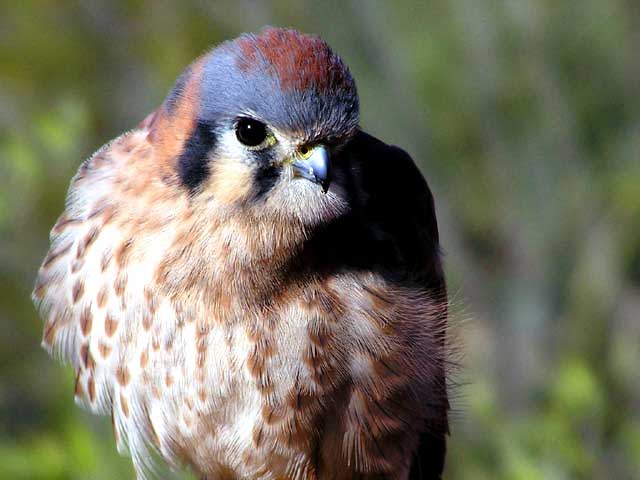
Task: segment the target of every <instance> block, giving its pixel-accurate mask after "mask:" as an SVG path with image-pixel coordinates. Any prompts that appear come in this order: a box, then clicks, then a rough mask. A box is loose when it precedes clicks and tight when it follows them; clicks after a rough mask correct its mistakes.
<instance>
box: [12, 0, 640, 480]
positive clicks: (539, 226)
mask: <svg viewBox="0 0 640 480" xmlns="http://www.w3.org/2000/svg"><path fill="white" fill-rule="evenodd" d="M265 24H275V25H292V26H296V27H298V28H300V29H302V30H306V31H311V32H316V33H319V34H321V35H323V36H324V37H325V38H326V39H327V40H328V41H329V42H330V43H331V44H332V45H334V46H335V48H336V49H337V50H338V51H339V52H340V53H341V54H342V55H343V56H344V57H345V59H346V61H347V63H348V64H349V65H350V66H351V69H352V71H353V73H354V76H355V77H356V79H357V81H358V85H359V89H360V95H361V103H362V122H361V123H362V125H363V127H364V128H365V129H367V130H368V131H370V132H371V133H373V134H375V135H377V136H379V137H381V138H382V139H384V140H386V141H388V142H390V143H395V144H398V145H402V146H403V147H405V148H406V149H407V150H408V151H409V152H410V153H411V154H412V155H413V157H414V158H415V159H416V160H417V162H418V163H419V165H420V167H421V168H422V170H423V172H424V173H425V175H426V177H427V179H428V180H429V182H430V184H431V186H432V188H433V190H434V193H435V196H436V202H437V206H438V214H439V220H440V227H441V234H442V242H443V246H444V248H445V250H446V253H447V256H446V262H447V273H448V277H449V280H450V290H451V292H452V296H453V298H454V301H453V311H454V312H456V311H458V312H462V311H464V312H465V313H464V315H463V314H462V313H460V314H458V315H457V316H458V317H465V318H467V320H466V321H465V322H461V321H459V320H457V319H456V318H455V317H456V315H454V321H453V323H454V328H453V329H454V331H455V334H456V338H457V339H458V340H457V341H458V342H459V344H460V349H461V351H462V353H463V357H464V359H463V361H462V367H461V369H460V370H459V371H458V372H457V374H456V378H455V380H456V382H455V383H457V384H460V386H458V387H455V388H454V389H453V390H454V395H453V396H454V400H453V407H454V412H453V414H452V439H451V443H450V449H449V451H450V455H449V459H448V466H447V478H450V479H456V478H460V479H467V478H472V479H523V480H529V479H532V480H533V479H568V478H572V479H573V478H576V479H591V478H603V479H604V478H640V473H639V472H640V412H639V411H638V405H640V376H639V375H638V373H637V372H638V365H640V348H639V345H640V322H639V316H640V315H639V312H640V96H638V94H637V90H638V85H640V61H639V60H638V59H639V58H640V57H638V52H637V39H638V38H639V35H640V8H639V7H638V5H637V2H632V1H629V0H610V1H606V2H605V1H601V0H585V1H581V2H566V1H565V2H563V1H560V2H557V1H550V0H540V1H537V0H518V1H504V2H501V1H496V0H434V1H430V2H419V1H410V0H401V1H398V2H394V3H393V4H392V3H384V2H364V1H358V0H352V1H348V2H342V1H341V2H338V1H337V0H332V1H328V2H311V1H309V0H306V1H301V2H299V1H296V2H294V1H286V0H282V1H274V2H269V3H267V2H231V1H225V2H201V1H198V0H188V1H185V2H181V3H180V5H179V6H178V4H177V3H171V2H166V1H157V2H155V1H154V2H151V1H143V0H131V1H118V2H108V1H95V2H66V3H60V2H35V1H24V2H4V3H3V4H2V6H0V39H1V40H2V45H3V46H2V47H0V104H2V108H1V109H0V285H1V286H2V290H0V319H1V325H2V327H3V328H2V334H1V335H0V418H2V421H1V422H0V478H16V479H22V478H24V479H32V478H42V479H76V478H77V479H81V478H92V479H93V478H95V479H112V478H133V473H132V469H131V467H130V462H129V460H128V459H126V458H122V457H119V456H118V455H117V453H116V452H115V446H114V442H113V439H112V435H111V432H110V426H109V422H108V420H106V419H104V418H96V417H92V416H90V415H88V414H87V413H84V412H82V411H81V410H79V409H78V408H76V407H75V406H74V404H73V401H72V395H71V392H72V379H71V378H70V372H69V371H68V369H65V368H63V367H60V366H59V365H56V364H54V363H52V362H51V361H50V360H49V359H48V358H47V356H46V354H45V353H44V351H42V350H41V349H40V347H39V341H40V334H41V322H40V320H39V319H38V318H37V316H36V314H35V311H34V309H33V307H32V305H31V302H30V300H29V293H30V291H31V287H32V283H33V280H34V278H35V272H36V270H37V268H38V265H39V262H40V261H41V259H42V257H43V255H44V253H45V252H46V249H47V235H48V230H49V228H50V227H51V226H52V225H53V223H54V221H55V219H56V217H57V215H58V214H59V213H60V212H61V211H62V208H63V202H64V194H65V191H66V188H67V185H68V182H69V180H70V178H71V176H72V175H73V174H74V172H75V170H76V169H77V167H78V165H79V164H80V162H81V161H82V160H83V159H84V158H86V157H87V156H88V155H90V154H91V153H92V151H94V150H96V149H97V148H98V147H99V146H100V145H102V144H104V143H105V142H106V141H108V140H109V139H111V138H113V137H115V136H116V135H117V134H119V133H121V132H122V131H124V130H127V129H129V128H131V127H133V126H134V125H135V124H137V123H138V122H139V121H140V120H141V119H142V118H144V116H145V115H146V114H147V113H148V112H150V111H151V110H153V109H154V108H155V107H156V106H157V105H158V104H159V103H160V102H161V100H162V98H163V97H164V95H165V93H166V92H167V91H168V90H169V88H170V86H171V84H172V82H173V81H174V79H175V78H176V77H177V75H178V74H179V73H180V71H181V70H182V68H184V66H186V65H187V64H188V63H189V62H190V61H191V60H193V59H194V58H195V57H196V56H197V55H199V54H200V53H202V52H203V51H204V50H205V49H206V48H207V47H208V46H210V45H211V44H214V43H216V42H219V41H221V40H223V39H226V38H232V37H234V36H236V35H237V34H238V33H240V32H241V31H247V30H256V29H258V28H260V27H261V26H262V25H265Z"/></svg>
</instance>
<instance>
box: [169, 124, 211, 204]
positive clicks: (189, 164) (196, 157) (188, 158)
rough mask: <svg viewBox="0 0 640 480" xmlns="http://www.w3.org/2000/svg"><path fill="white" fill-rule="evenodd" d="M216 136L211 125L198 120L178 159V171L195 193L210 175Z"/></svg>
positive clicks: (181, 178) (190, 189)
mask: <svg viewBox="0 0 640 480" xmlns="http://www.w3.org/2000/svg"><path fill="white" fill-rule="evenodd" d="M216 141H217V139H216V136H215V134H214V133H213V130H212V127H211V125H209V124H207V123H205V122H198V125H197V126H196V128H195V129H194V130H193V133H192V134H191V136H190V137H189V139H188V140H187V141H186V142H185V144H184V148H183V150H182V154H180V158H179V159H178V173H179V175H180V180H181V181H182V184H183V185H184V186H185V187H187V188H188V189H189V191H190V192H191V193H193V192H194V191H195V190H196V189H197V188H198V187H199V186H200V184H202V182H203V181H204V180H205V179H206V178H207V176H208V175H209V161H208V156H209V152H210V151H211V150H212V149H213V148H214V147H215V145H216Z"/></svg>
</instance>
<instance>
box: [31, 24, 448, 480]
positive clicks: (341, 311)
mask: <svg viewBox="0 0 640 480" xmlns="http://www.w3.org/2000/svg"><path fill="white" fill-rule="evenodd" d="M33 298H34V301H35V303H36V305H37V307H38V309H39V311H40V314H41V316H42V317H43V319H44V321H45V327H44V336H43V345H44V347H45V348H46V349H47V350H48V351H49V352H51V353H53V354H55V355H57V356H58V357H60V358H62V359H64V360H67V361H69V362H70V363H71V364H72V365H73V367H74V368H75V372H76V381H75V398H76V401H77V402H79V403H81V404H83V405H84V406H86V407H87V408H89V409H90V410H91V411H93V412H96V413H101V414H109V415H111V417H112V420H113V429H114V434H115V438H116V442H117V444H118V447H119V448H120V449H121V450H128V451H129V452H130V454H131V456H132V459H133V463H134V467H135V470H136V474H137V475H138V476H139V477H141V478H143V477H148V476H152V472H153V465H152V463H153V459H158V458H161V459H164V460H165V461H166V463H167V464H168V465H170V466H171V467H172V468H180V467H185V468H190V469H191V470H192V471H194V472H195V473H196V474H197V475H199V476H201V477H203V478H212V479H213V478H222V477H224V478H247V479H248V478H320V479H324V478H332V479H333V478H335V479H338V478H398V479H403V478H422V479H436V478H440V476H441V472H442V468H443V463H444V457H445V449H446V447H445V445H446V435H447V432H448V422H447V412H448V400H447V372H446V364H447V358H446V357H447V355H446V350H447V339H446V323H447V294H446V287H445V280H444V276H443V271H442V266H441V259H440V250H439V239H438V229H437V224H436V217H435V211H434V204H433V198H432V196H431V192H430V191H429V187H428V186H427V183H426V182H425V180H424V178H423V177H422V175H421V174H420V172H419V170H418V169H417V167H416V166H415V164H414V163H413V161H412V160H411V158H410V157H409V156H408V155H407V154H406V153H405V152H403V151H402V150H401V149H399V148H397V147H393V146H389V145H387V144H385V143H383V142H381V141H380V140H377V139H375V138H374V137H372V136H370V135H368V134H366V133H365V132H364V131H362V130H361V129H360V127H359V106H358V95H357V91H356V85H355V82H354V80H353V78H352V76H351V74H350V72H349V70H348V68H347V67H346V65H345V64H344V63H343V61H342V60H341V58H340V57H339V56H338V55H336V54H335V53H334V52H333V51H332V50H331V49H330V47H329V46H328V45H327V44H326V43H325V42H324V41H323V40H321V39H320V38H318V37H314V36H309V35H304V34H301V33H299V32H297V31H295V30H284V29H278V28H267V29H265V30H263V31H262V32H261V33H259V34H257V35H253V34H245V35H242V36H240V37H239V38H237V39H235V40H233V41H229V42H226V43H223V44H221V45H219V46H218V47H216V48H214V49H213V50H211V51H209V52H208V53H206V54H205V55H203V56H201V57H200V58H198V59H197V60H196V61H195V62H194V63H193V64H192V65H191V66H189V67H188V68H187V69H186V71H185V72H184V73H183V74H182V75H181V76H180V78H179V79H178V81H177V83H176V84H175V86H174V87H173V89H172V90H171V92H170V93H169V95H168V96H167V98H166V99H165V101H164V103H163V104H162V105H161V106H160V107H159V108H158V109H157V110H156V111H155V112H154V113H152V114H151V115H149V116H148V117H147V118H146V119H145V120H144V121H143V122H142V123H141V124H140V125H139V127H138V128H137V129H134V130H132V131H130V132H128V133H125V134H123V135H122V136H120V137H118V138H117V139H115V140H113V141H112V142H110V143H108V144H107V145H105V146H104V147H102V148H101V149H100V150H98V151H97V152H96V153H95V154H94V155H93V156H92V157H91V158H89V159H88V160H87V161H85V162H84V163H83V164H82V166H81V167H80V169H79V171H78V173H77V175H76V176H75V177H74V178H73V180H72V182H71V186H70V188H69V193H68V198H67V203H66V210H65V212H64V213H63V214H62V216H61V217H60V219H59V220H58V222H57V223H56V225H55V226H54V227H53V230H52V233H51V247H50V250H49V253H48V254H47V256H46V258H45V259H44V262H43V264H42V267H41V268H40V270H39V272H38V278H37V282H36V286H35V289H34V292H33Z"/></svg>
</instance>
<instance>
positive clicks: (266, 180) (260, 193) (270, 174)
mask: <svg viewBox="0 0 640 480" xmlns="http://www.w3.org/2000/svg"><path fill="white" fill-rule="evenodd" d="M279 177H280V169H279V168H277V167H275V166H273V165H270V164H265V165H264V166H262V167H260V168H258V169H256V171H255V174H254V180H253V185H254V187H253V189H254V197H253V200H254V201H255V202H258V201H260V200H262V199H263V198H264V197H265V195H266V194H267V193H269V192H270V191H271V189H272V188H273V187H274V185H275V184H276V182H277V181H278V178H279Z"/></svg>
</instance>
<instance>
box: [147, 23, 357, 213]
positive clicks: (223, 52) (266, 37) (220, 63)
mask: <svg viewBox="0 0 640 480" xmlns="http://www.w3.org/2000/svg"><path fill="white" fill-rule="evenodd" d="M358 119H359V107H358V95H357V91H356V86H355V82H354V80H353V78H352V77H351V74H350V73H349V70H348V68H347V67H346V65H345V64H344V63H343V61H342V60H341V59H340V57H339V56H338V55H336V54H335V53H334V52H333V51H332V50H331V48H330V47H329V46H328V45H327V43H326V42H324V41H323V40H321V39H320V38H318V37H314V36H310V35H304V34H301V33H299V32H297V31H295V30H285V29H278V28H267V29H265V30H263V31H262V32H261V33H260V34H257V35H254V34H244V35H242V36H240V37H239V38H237V39H235V40H233V41H230V42H226V43H223V44H221V45H219V46H218V47H216V48H214V49H213V50H211V51H210V52H208V53H206V54H205V55H203V56H202V57H200V58H199V59H197V60H196V61H195V62H194V63H193V64H192V65H190V66H189V67H188V68H187V69H186V70H185V72H184V73H183V74H182V75H181V76H180V78H179V79H178V81H177V82H176V84H175V86H174V87H173V89H172V90H171V92H170V93H169V95H168V96H167V98H166V99H165V101H164V103H163V105H162V107H161V108H160V109H159V111H158V112H157V114H156V115H155V116H154V118H153V120H152V121H151V122H150V125H149V128H150V134H149V139H150V141H151V143H152V144H153V145H154V147H155V148H156V150H157V152H158V155H159V158H162V159H164V160H163V161H164V163H165V164H166V166H167V168H168V169H169V170H170V171H171V173H172V175H173V178H175V179H176V184H177V186H178V188H181V189H183V191H184V192H185V194H188V195H190V196H191V197H192V198H193V199H194V200H193V201H203V202H208V203H210V204H214V205H216V207H217V208H218V209H220V208H222V209H224V208H231V209H234V211H235V212H237V209H244V210H246V211H251V212H253V213H254V214H255V215H268V214H272V215H276V216H277V217H278V219H281V220H286V219H287V218H292V219H295V220H297V221H299V222H300V223H302V224H304V225H315V224H318V223H320V222H322V221H326V220H327V219H328V218H330V217H334V216H336V214H337V213H338V212H340V211H343V210H344V209H345V208H346V202H345V198H344V194H343V192H341V187H340V186H339V185H338V184H335V183H334V184H333V185H332V181H333V180H334V179H335V176H336V173H337V175H338V176H339V175H340V173H339V168H338V171H336V168H335V167H336V165H335V160H336V155H337V153H338V152H339V151H340V149H341V148H342V147H343V146H344V145H345V144H346V143H347V142H348V140H349V139H350V138H351V137H352V136H353V135H354V133H355V132H356V129H357V126H358ZM338 183H339V182H338Z"/></svg>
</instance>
